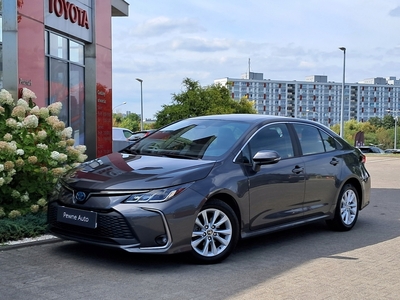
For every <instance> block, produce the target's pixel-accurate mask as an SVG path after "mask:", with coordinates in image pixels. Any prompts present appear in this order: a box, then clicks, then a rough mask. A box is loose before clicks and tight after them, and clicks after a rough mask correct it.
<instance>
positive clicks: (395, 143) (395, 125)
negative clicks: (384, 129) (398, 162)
mask: <svg viewBox="0 0 400 300" xmlns="http://www.w3.org/2000/svg"><path fill="white" fill-rule="evenodd" d="M397 119H398V117H397V115H396V117H395V118H394V147H393V149H394V150H396V149H397V147H396V145H397Z"/></svg>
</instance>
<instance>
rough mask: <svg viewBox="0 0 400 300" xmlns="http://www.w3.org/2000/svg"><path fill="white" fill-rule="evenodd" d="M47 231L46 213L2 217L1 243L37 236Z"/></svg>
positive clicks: (0, 220)
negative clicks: (12, 217) (13, 217)
mask: <svg viewBox="0 0 400 300" xmlns="http://www.w3.org/2000/svg"><path fill="white" fill-rule="evenodd" d="M46 232H47V216H46V213H37V214H27V215H24V216H21V217H17V218H15V219H9V218H4V219H0V243H5V242H9V241H17V240H20V239H23V238H32V237H37V236H40V235H42V234H45V233H46Z"/></svg>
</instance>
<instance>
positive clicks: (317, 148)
mask: <svg viewBox="0 0 400 300" xmlns="http://www.w3.org/2000/svg"><path fill="white" fill-rule="evenodd" d="M294 128H295V129H296V132H297V136H298V137H299V141H300V145H301V149H302V151H303V155H311V154H317V153H324V152H325V146H324V142H323V141H322V137H321V134H320V131H319V130H318V129H317V128H316V127H313V126H309V125H303V124H294Z"/></svg>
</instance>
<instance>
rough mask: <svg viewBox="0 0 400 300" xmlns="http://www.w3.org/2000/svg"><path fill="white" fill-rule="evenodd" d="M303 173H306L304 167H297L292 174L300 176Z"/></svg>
mask: <svg viewBox="0 0 400 300" xmlns="http://www.w3.org/2000/svg"><path fill="white" fill-rule="evenodd" d="M303 171H304V168H303V167H300V166H295V167H294V169H293V170H292V173H295V174H300V173H302V172H303Z"/></svg>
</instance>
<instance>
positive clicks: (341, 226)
mask: <svg viewBox="0 0 400 300" xmlns="http://www.w3.org/2000/svg"><path fill="white" fill-rule="evenodd" d="M358 203H359V199H358V193H357V190H356V189H355V188H354V187H353V186H352V185H351V184H346V185H344V186H343V188H342V190H341V192H340V194H339V199H338V203H337V205H336V209H335V216H334V218H333V219H332V220H329V221H327V224H328V225H329V226H330V227H331V228H332V229H334V230H338V231H347V230H350V229H351V228H353V227H354V225H355V224H356V222H357V218H358Z"/></svg>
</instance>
